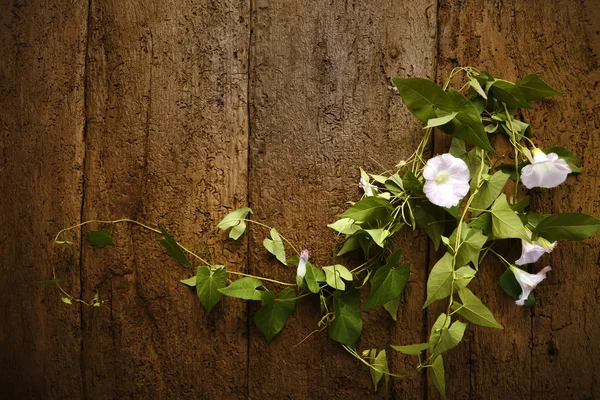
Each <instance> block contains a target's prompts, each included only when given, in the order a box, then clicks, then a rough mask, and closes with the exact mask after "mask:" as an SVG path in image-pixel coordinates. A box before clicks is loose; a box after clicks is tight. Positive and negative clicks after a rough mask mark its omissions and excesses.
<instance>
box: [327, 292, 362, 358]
mask: <svg viewBox="0 0 600 400" xmlns="http://www.w3.org/2000/svg"><path fill="white" fill-rule="evenodd" d="M333 314H334V320H333V321H332V322H331V324H329V329H328V333H329V337H330V338H331V339H333V340H335V341H336V342H339V343H342V344H345V345H347V346H350V347H352V348H354V345H355V343H356V341H357V340H358V338H359V337H360V335H361V333H362V328H363V322H362V319H361V315H360V291H359V290H358V289H356V288H351V289H349V290H348V291H347V292H339V291H338V292H335V293H334V295H333Z"/></svg>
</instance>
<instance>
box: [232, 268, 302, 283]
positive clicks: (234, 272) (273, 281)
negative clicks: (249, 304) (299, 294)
mask: <svg viewBox="0 0 600 400" xmlns="http://www.w3.org/2000/svg"><path fill="white" fill-rule="evenodd" d="M227 273H228V274H232V275H240V276H247V277H249V278H256V279H259V280H261V281H266V282H271V283H276V284H278V285H283V286H296V284H295V283H287V282H281V281H277V280H275V279H269V278H262V277H260V276H256V275H250V274H245V273H243V272H237V271H227Z"/></svg>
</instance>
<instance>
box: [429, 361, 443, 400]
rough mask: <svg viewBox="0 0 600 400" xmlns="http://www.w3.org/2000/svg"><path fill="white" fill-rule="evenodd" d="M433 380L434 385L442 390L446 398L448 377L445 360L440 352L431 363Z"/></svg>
mask: <svg viewBox="0 0 600 400" xmlns="http://www.w3.org/2000/svg"><path fill="white" fill-rule="evenodd" d="M429 370H430V371H431V382H432V383H433V386H435V388H436V389H437V390H438V392H440V395H441V396H442V398H443V399H445V398H446V378H445V377H444V360H443V359H442V355H441V354H440V355H439V356H437V357H436V358H435V360H433V363H432V364H431V368H430V369H429Z"/></svg>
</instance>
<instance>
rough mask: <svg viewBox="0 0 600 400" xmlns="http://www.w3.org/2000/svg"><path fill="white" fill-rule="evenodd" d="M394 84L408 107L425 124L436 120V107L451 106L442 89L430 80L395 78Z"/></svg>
mask: <svg viewBox="0 0 600 400" xmlns="http://www.w3.org/2000/svg"><path fill="white" fill-rule="evenodd" d="M392 82H394V84H395V85H396V87H397V88H398V93H400V96H402V99H403V100H404V104H406V107H407V108H408V109H409V110H410V112H411V113H413V115H415V116H416V117H417V118H419V119H420V120H421V122H423V123H424V124H426V123H427V121H428V120H430V119H432V118H436V114H435V111H434V107H438V108H442V107H448V106H449V105H450V106H451V104H450V103H449V102H448V100H447V98H446V93H445V92H444V91H443V90H442V88H441V87H439V86H438V85H437V84H435V83H434V82H432V81H430V80H429V79H423V78H407V79H401V78H393V79H392Z"/></svg>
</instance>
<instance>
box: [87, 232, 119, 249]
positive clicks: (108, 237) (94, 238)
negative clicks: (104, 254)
mask: <svg viewBox="0 0 600 400" xmlns="http://www.w3.org/2000/svg"><path fill="white" fill-rule="evenodd" d="M85 238H86V239H87V240H88V242H90V244H91V245H92V246H94V247H100V248H102V247H107V246H114V244H115V242H114V241H113V238H112V232H111V231H110V230H108V229H100V230H98V231H87V233H86V234H85Z"/></svg>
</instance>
